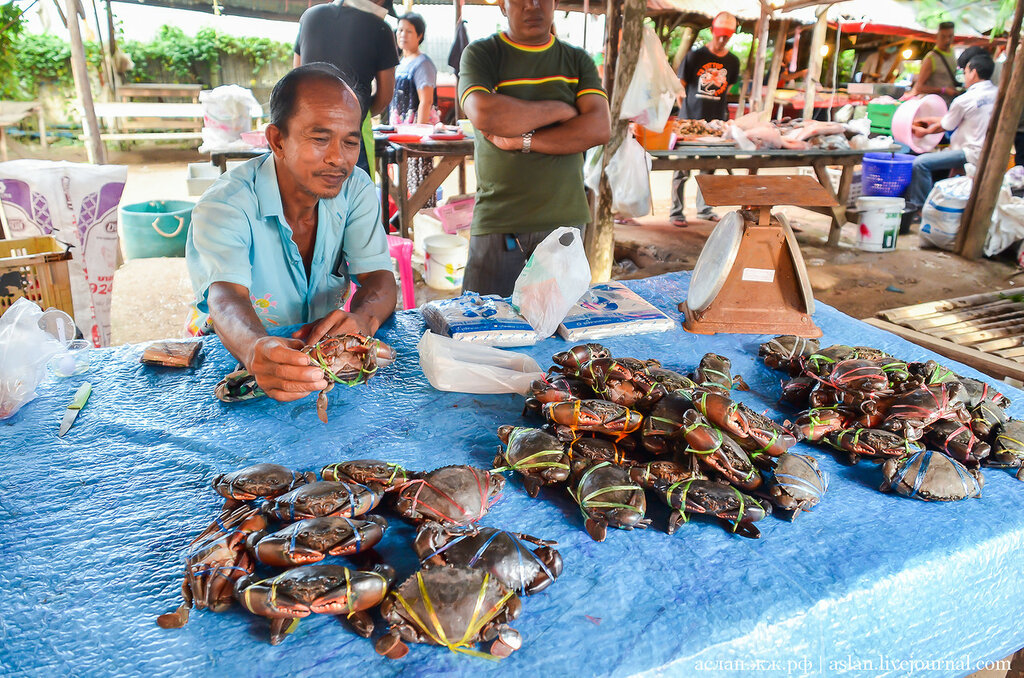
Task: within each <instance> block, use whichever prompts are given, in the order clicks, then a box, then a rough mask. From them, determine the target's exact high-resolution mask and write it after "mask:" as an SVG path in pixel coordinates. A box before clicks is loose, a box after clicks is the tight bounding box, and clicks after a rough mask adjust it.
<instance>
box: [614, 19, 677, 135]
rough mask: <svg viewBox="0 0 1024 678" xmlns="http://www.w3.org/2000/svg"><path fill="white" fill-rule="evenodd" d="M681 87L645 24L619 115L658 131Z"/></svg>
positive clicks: (661, 127) (655, 39) (659, 42)
mask: <svg viewBox="0 0 1024 678" xmlns="http://www.w3.org/2000/svg"><path fill="white" fill-rule="evenodd" d="M682 91H683V86H682V85H681V84H680V82H679V78H678V77H677V76H676V74H675V73H674V72H673V71H672V67H671V66H669V64H668V58H667V57H666V56H665V51H664V50H663V49H662V47H661V40H659V39H658V35H657V34H656V33H655V32H654V29H652V28H651V27H650V26H644V37H643V43H641V45H640V55H639V57H638V59H637V63H636V70H634V71H633V78H632V80H630V81H629V87H628V88H627V89H626V94H625V96H624V97H623V100H622V112H621V113H620V115H619V117H620V118H622V119H624V120H632V121H633V122H635V123H637V124H638V125H642V126H643V127H646V128H647V129H649V130H651V131H652V132H658V133H660V132H662V131H663V130H664V129H665V123H667V122H668V116H669V115H670V114H671V113H672V104H674V103H675V101H676V97H678V96H679V94H680V93H681V92H682Z"/></svg>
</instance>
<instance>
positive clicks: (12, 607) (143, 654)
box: [0, 274, 1024, 676]
mask: <svg viewBox="0 0 1024 678" xmlns="http://www.w3.org/2000/svg"><path fill="white" fill-rule="evenodd" d="M629 286H630V287H632V288H633V289H634V290H636V291H637V292H638V293H640V294H641V295H642V296H643V297H645V298H646V299H648V300H650V301H652V302H653V303H654V304H655V305H657V306H658V307H659V308H660V309H661V310H662V311H664V312H666V313H667V314H669V315H670V316H671V317H672V318H674V319H677V320H678V319H679V318H680V315H679V313H678V312H677V311H676V304H677V303H678V302H679V301H680V300H681V299H683V298H684V296H685V295H686V289H687V286H688V275H687V274H671V275H666V276H660V277H656V278H650V279H647V280H640V281H632V282H630V283H629ZM815 322H816V323H817V324H818V325H819V326H820V327H821V329H822V330H823V331H824V337H823V345H825V344H826V343H832V342H836V343H838V342H845V343H850V344H865V345H871V346H875V347H878V348H880V349H884V350H887V351H890V352H892V353H894V354H896V355H899V356H901V357H904V358H906V359H914V360H925V359H928V358H937V356H934V355H933V354H931V353H929V352H927V351H925V350H923V349H921V348H919V347H917V346H915V345H913V344H910V343H908V342H906V341H903V340H901V339H899V338H897V337H895V336H894V335H891V334H888V333H885V332H882V331H879V330H876V329H874V328H872V327H869V326H867V325H865V324H863V323H861V322H859V321H856V320H853V319H851V318H849V317H848V316H845V315H843V314H842V313H839V312H837V311H835V310H834V309H831V308H829V307H824V306H821V305H819V307H818V311H817V313H816V314H815ZM422 331H423V321H422V319H421V317H420V315H419V314H418V313H417V312H415V311H404V312H400V313H398V314H397V315H396V316H395V318H394V319H393V320H392V321H389V323H388V324H386V325H385V326H384V327H383V328H382V331H381V332H380V336H381V338H382V339H383V340H385V341H387V342H389V343H390V344H391V345H392V346H393V347H394V348H395V350H396V351H397V354H398V358H397V361H396V362H395V363H394V364H393V365H391V366H390V367H388V368H387V369H386V370H383V371H381V373H380V374H379V375H378V376H377V377H375V379H374V380H373V381H372V382H370V383H369V384H367V385H365V386H359V387H355V388H343V387H339V388H336V389H334V390H333V391H332V392H331V394H330V396H329V399H330V409H331V417H330V423H329V424H326V425H325V424H321V423H320V421H319V420H318V419H317V416H316V411H315V398H313V397H310V398H306V399H304V400H301V401H298V402H295V403H277V402H273V401H269V400H266V399H262V400H251V401H247V402H244V403H236V404H225V403H222V402H220V401H218V400H216V399H215V398H214V397H213V388H214V385H215V384H216V383H217V382H218V381H219V380H220V379H221V378H222V377H223V376H224V374H225V373H227V372H228V371H230V370H232V369H233V368H234V366H235V361H234V359H233V358H231V356H229V355H228V353H227V352H226V351H225V349H224V348H223V346H222V345H221V344H220V342H219V341H218V340H217V339H215V338H209V339H206V340H205V342H204V347H203V357H202V359H201V361H200V362H199V363H198V365H197V366H196V367H194V368H192V369H190V370H186V371H175V370H172V369H168V368H152V367H147V366H144V365H141V364H139V362H138V360H139V356H140V354H141V353H142V347H141V346H122V347H118V348H114V349H103V350H97V351H95V352H94V353H93V355H92V363H93V367H92V370H91V371H90V372H89V373H87V374H86V375H84V376H83V377H79V378H77V379H72V380H60V381H55V382H54V381H50V382H47V383H45V384H44V385H43V386H42V387H41V389H40V394H39V397H38V398H37V399H36V400H34V401H33V402H31V403H29V404H28V405H26V406H25V407H24V408H23V409H22V410H21V411H20V412H19V413H18V414H17V415H15V417H14V418H13V419H11V420H8V421H5V422H4V425H3V433H2V439H3V444H2V445H0V462H2V464H3V468H4V473H3V481H2V483H3V496H4V499H3V507H4V511H3V513H2V517H0V524H2V529H3V533H4V535H5V539H4V546H5V553H6V554H7V558H6V559H5V567H4V568H3V570H2V577H3V581H4V583H5V586H4V590H5V595H4V604H3V614H2V615H0V624H2V631H3V635H4V639H5V642H4V647H3V650H2V652H0V665H2V666H4V668H5V670H6V671H9V672H13V673H20V672H27V673H53V672H57V671H61V672H66V673H68V674H73V675H83V674H114V673H122V672H125V671H133V672H139V673H145V674H147V675H227V674H231V675H258V674H271V673H272V674H275V675H308V674H311V673H313V672H314V671H315V672H316V673H318V674H320V673H322V674H325V675H328V674H332V675H333V674H342V673H344V674H350V673H351V674H357V675H358V674H362V675H390V674H399V673H410V674H417V675H478V674H483V673H494V674H497V673H499V672H500V673H503V674H511V675H527V674H532V675H554V674H557V673H565V674H568V675H573V674H578V673H585V674H588V675H624V674H631V675H664V674H666V673H672V674H676V675H694V674H696V673H697V672H700V673H705V672H706V673H707V674H708V675H741V674H749V672H750V671H752V670H756V671H757V673H758V674H759V675H767V676H772V675H828V676H835V675H872V676H879V675H891V676H897V675H906V674H907V673H909V672H911V669H913V672H914V675H934V676H949V675H965V674H968V673H971V672H972V671H974V670H975V669H976V668H977V667H979V666H983V665H984V662H985V661H987V660H996V659H1000V658H1002V657H1005V656H1007V655H1009V654H1010V653H1011V652H1013V651H1014V650H1015V649H1017V648H1018V647H1020V646H1022V645H1024V632H1022V631H1021V629H1020V628H1019V625H1018V624H1016V623H1015V620H1018V619H1020V618H1021V616H1022V615H1024V582H1022V580H1021V578H1020V577H1019V575H1018V569H1019V563H1020V562H1021V559H1022V557H1024V515H1022V514H1021V512H1020V510H1019V507H1020V503H1021V497H1022V496H1024V494H1022V493H1024V484H1021V483H1020V482H1018V481H1017V480H1015V479H1014V477H1013V475H1012V473H1011V472H1008V471H1002V470H996V469H985V471H984V477H985V480H986V484H985V488H984V493H983V496H982V497H981V498H980V499H969V500H965V501H960V502H954V503H924V502H920V501H915V500H912V499H908V498H905V497H898V496H894V495H887V494H882V493H880V492H878V491H877V486H878V484H879V475H878V469H877V468H876V467H875V466H873V465H871V464H864V463H862V464H860V465H857V466H852V467H850V466H843V465H840V464H839V463H837V462H836V461H835V460H834V459H833V457H832V456H831V455H829V454H827V453H825V452H824V451H822V450H821V449H818V448H811V447H808V446H806V445H803V444H800V445H798V446H797V447H796V448H794V449H795V450H797V451H800V452H803V453H805V454H811V455H814V456H815V457H817V459H818V461H819V464H820V465H821V467H822V469H823V470H825V471H826V472H827V473H829V474H830V475H831V484H830V486H829V488H828V491H827V494H826V495H825V497H824V499H823V501H822V503H821V504H820V505H819V506H818V507H817V508H816V509H815V510H814V511H813V512H811V513H804V514H802V515H800V517H799V518H798V519H797V520H796V521H795V522H792V523H790V522H787V521H785V520H781V519H779V518H776V517H769V518H766V519H764V520H762V521H761V522H760V523H758V525H759V528H760V530H761V533H762V537H761V538H760V539H759V540H746V539H742V538H740V537H738V536H735V535H730V534H728V533H727V532H725V531H723V530H722V528H721V527H719V526H718V525H716V524H714V523H709V522H704V521H700V520H695V521H693V522H691V523H690V524H687V525H683V526H682V527H681V528H680V529H679V531H678V532H677V533H676V534H675V535H672V536H669V535H667V534H665V532H664V531H663V529H664V524H665V519H666V511H665V510H659V509H654V508H652V509H651V510H650V517H651V518H652V519H653V524H652V526H651V527H650V528H649V529H647V530H638V531H633V532H626V531H619V530H612V531H611V533H610V534H609V535H608V537H607V539H606V540H605V541H604V542H603V543H597V542H594V541H593V540H592V539H591V538H590V537H589V536H588V535H587V533H586V532H585V531H584V529H583V519H582V517H581V516H580V514H579V510H578V508H577V507H576V505H575V504H573V503H572V502H571V500H570V499H569V498H568V496H564V492H555V491H553V490H543V491H542V493H541V497H540V498H539V499H531V498H529V497H528V496H527V495H526V493H525V491H524V489H523V486H522V483H521V480H520V479H519V478H518V477H510V478H509V479H508V482H507V483H506V485H505V490H504V493H503V496H502V497H501V499H500V500H499V501H498V502H497V503H496V504H495V506H494V507H493V508H492V510H491V512H490V513H489V514H488V515H487V516H486V517H485V518H484V519H483V521H482V522H483V523H484V524H486V525H491V526H498V527H502V528H504V529H510V530H515V531H522V532H526V533H529V534H532V535H535V536H538V537H541V538H544V539H554V540H557V541H558V548H559V550H560V551H561V553H562V558H563V560H564V563H565V566H564V571H563V573H562V575H561V577H560V578H559V579H558V580H557V581H556V582H555V583H554V584H553V585H552V586H551V587H550V588H548V589H547V590H545V591H543V592H541V593H538V594H536V595H534V596H531V597H529V598H526V599H524V601H523V611H522V614H521V615H520V617H519V619H517V620H516V621H515V622H514V624H513V625H514V626H515V627H516V628H517V629H518V630H519V631H520V632H521V633H522V635H523V638H524V643H523V647H522V649H520V650H519V651H517V652H515V653H514V654H513V655H512V656H511V657H509V658H507V659H505V660H502V661H501V662H491V661H486V660H484V659H480V658H475V657H469V656H465V655H462V654H456V653H452V652H449V651H448V650H446V649H444V648H439V647H436V646H426V645H413V646H412V649H411V652H410V654H409V655H408V656H407V657H406V658H404V659H401V660H395V661H392V660H388V659H384V658H382V657H380V656H378V655H377V654H375V652H374V649H373V644H372V643H371V642H370V641H367V640H365V639H363V638H360V637H358V636H356V635H355V634H353V633H352V632H351V631H350V630H349V629H348V628H346V627H345V626H344V625H342V624H341V623H340V622H339V621H338V620H337V619H335V618H333V617H331V616H328V615H314V617H311V618H307V619H304V620H303V621H302V622H301V623H300V624H299V626H298V629H297V630H296V631H295V632H294V633H292V634H291V635H290V636H288V637H287V638H286V639H285V640H284V642H283V643H282V644H281V645H279V646H276V647H275V646H271V645H270V644H268V643H267V624H266V620H264V619H260V618H255V617H252V616H249V615H248V614H247V613H244V612H243V611H242V610H240V609H239V608H238V607H237V606H236V607H234V608H232V609H231V610H230V611H228V612H225V613H221V614H214V613H212V612H209V611H195V612H193V616H192V619H191V621H190V622H189V623H188V624H187V625H186V626H185V627H184V628H183V629H180V630H165V629H162V628H160V627H158V626H157V624H156V617H157V616H158V615H159V614H161V613H164V612H167V611H168V610H170V609H172V608H173V607H175V606H176V605H177V604H178V601H179V590H180V585H181V573H182V560H181V558H182V553H183V551H184V550H185V549H186V547H187V544H188V543H189V541H190V540H191V539H192V538H193V537H194V536H195V534H196V533H197V532H198V531H199V530H200V529H201V528H202V527H203V526H204V525H206V524H207V523H208V522H209V520H210V516H211V515H212V514H214V513H215V512H216V510H217V508H218V507H219V505H220V503H221V499H220V498H219V497H217V496H216V495H214V493H213V492H212V490H211V488H210V483H211V480H212V478H213V476H214V475H215V474H217V473H220V472H224V471H231V470H235V469H237V468H241V467H243V466H246V465H248V464H251V463H255V462H262V461H268V462H276V463H282V464H285V465H288V466H289V467H291V468H294V469H298V470H310V469H316V470H318V469H320V468H321V466H323V465H324V464H327V463H331V462H336V461H342V460H346V459H355V458H366V457H377V458H381V459H386V460H388V461H392V462H397V463H401V464H405V465H408V466H409V467H412V468H421V469H429V468H434V467H438V466H443V465H446V464H452V463H471V464H474V465H476V466H480V467H489V464H490V461H491V460H492V459H493V456H494V451H495V449H496V447H497V444H498V439H497V437H496V436H495V430H496V428H497V427H498V426H499V425H502V424H517V425H521V424H524V423H526V422H527V421H528V420H526V419H524V418H522V417H521V415H520V412H521V410H522V399H521V398H519V397H517V396H512V395H495V396H476V395H464V394H457V393H440V392H438V391H435V390H434V389H432V388H431V387H430V386H429V385H428V384H427V382H426V380H425V378H424V376H423V374H422V372H421V370H420V367H419V364H418V362H417V354H416V348H415V345H416V342H417V340H418V339H419V337H420V334H421V333H422ZM764 340H765V337H756V336H745V335H717V336H698V335H692V334H687V333H685V332H683V330H682V329H680V328H678V326H677V329H676V330H673V331H671V332H668V333H661V334H647V335H638V336H634V337H622V338H613V339H608V340H605V341H604V343H605V344H606V345H607V346H609V348H611V349H612V350H613V351H614V353H615V354H616V355H635V356H637V357H641V358H646V357H657V358H659V359H660V360H662V362H663V363H664V364H665V365H666V366H667V367H670V368H674V369H679V370H689V369H691V368H693V367H694V366H695V365H696V364H697V361H698V360H699V359H700V356H701V355H702V354H703V353H705V352H707V351H714V352H716V353H721V354H724V355H726V356H728V357H731V358H732V361H733V369H734V372H735V373H737V374H739V375H741V376H742V377H743V378H744V379H745V380H746V382H747V383H748V384H749V385H750V390H749V391H745V392H737V393H736V394H735V398H736V399H738V400H740V401H742V402H744V403H746V404H747V405H749V406H750V407H751V408H753V409H755V410H757V411H758V412H767V414H768V415H769V416H771V417H772V418H774V419H777V420H779V421H781V420H782V419H783V418H785V417H786V416H789V414H791V413H790V412H787V411H784V410H781V409H780V405H779V404H778V397H779V393H780V386H779V376H780V375H779V373H777V372H773V371H771V370H769V369H767V368H766V367H765V366H764V365H763V364H761V362H760V361H759V360H757V359H756V357H755V354H756V351H757V345H758V343H759V342H761V341H764ZM567 347H568V344H567V343H566V342H564V341H562V340H559V339H549V340H547V341H544V342H541V343H539V344H537V345H536V346H534V347H532V348H529V349H524V350H525V352H527V353H529V354H531V355H532V356H534V357H535V358H536V359H537V360H538V361H539V362H540V363H541V364H542V365H547V364H550V357H551V355H552V354H553V353H554V352H556V351H561V350H564V349H565V348H567ZM947 364H949V365H950V367H952V368H954V369H956V370H957V371H960V372H962V373H963V374H966V375H970V376H976V377H978V378H983V379H985V378H984V377H982V376H981V375H979V374H977V373H976V372H974V371H973V370H971V369H969V368H964V367H961V366H959V365H955V364H952V363H949V362H948V361H947ZM83 379H88V380H89V381H91V382H92V384H93V394H92V398H91V400H90V401H89V403H88V405H87V407H86V408H85V409H83V410H82V412H81V414H80V416H79V417H78V420H77V421H76V423H75V425H74V427H73V428H72V429H71V431H70V432H69V433H68V434H67V435H66V436H65V437H63V438H57V436H56V433H57V428H58V425H59V422H60V420H61V417H62V414H63V412H64V408H65V406H66V405H67V403H68V402H69V401H70V399H71V395H72V393H73V392H74V391H75V389H76V388H77V387H78V385H79V384H80V383H81V381H82V380H83ZM986 381H990V380H988V379H986ZM990 383H991V382H990ZM993 385H995V384H993ZM999 388H1000V390H1002V391H1003V392H1004V393H1006V394H1007V395H1008V396H1009V397H1010V398H1011V399H1012V401H1013V404H1012V406H1011V407H1010V408H1009V410H1008V412H1009V413H1010V414H1011V415H1012V416H1014V417H1022V416H1024V392H1021V391H1018V390H1016V389H1012V388H1006V387H1004V386H1003V385H999ZM530 421H533V420H530ZM391 523H392V528H391V530H390V531H389V532H388V533H387V534H386V535H385V538H384V541H383V542H382V543H381V545H380V546H379V547H378V548H377V551H378V552H379V554H380V556H381V557H382V559H383V560H384V561H385V562H388V563H390V564H392V565H393V566H394V567H395V568H397V570H398V573H399V579H400V580H401V579H404V578H405V577H407V576H409V575H410V574H411V573H412V572H413V571H414V570H415V568H416V563H415V559H414V556H413V553H412V551H411V549H410V547H409V543H410V539H411V536H412V529H411V528H410V527H409V526H407V525H405V524H403V523H402V522H401V521H399V520H398V519H394V520H392V521H391ZM338 560H339V561H341V562H345V561H344V559H341V558H339V559H338ZM379 626H381V625H380V624H379ZM376 635H378V636H379V635H380V628H378V631H377V634H376ZM915 662H916V663H915Z"/></svg>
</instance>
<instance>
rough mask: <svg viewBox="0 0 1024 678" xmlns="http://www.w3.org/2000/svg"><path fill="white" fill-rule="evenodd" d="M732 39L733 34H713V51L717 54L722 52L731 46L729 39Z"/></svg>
mask: <svg viewBox="0 0 1024 678" xmlns="http://www.w3.org/2000/svg"><path fill="white" fill-rule="evenodd" d="M730 40H732V34H719V35H713V36H711V51H712V52H715V53H717V54H721V53H722V52H724V51H726V50H727V49H728V48H729V41H730Z"/></svg>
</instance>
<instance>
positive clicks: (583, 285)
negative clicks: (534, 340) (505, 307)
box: [511, 226, 590, 339]
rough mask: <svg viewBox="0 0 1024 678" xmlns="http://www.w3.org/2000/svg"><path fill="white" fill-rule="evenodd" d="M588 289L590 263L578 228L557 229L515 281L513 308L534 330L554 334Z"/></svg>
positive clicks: (544, 335) (564, 227)
mask: <svg viewBox="0 0 1024 678" xmlns="http://www.w3.org/2000/svg"><path fill="white" fill-rule="evenodd" d="M588 289H590V264H589V263H588V262H587V254H586V252H584V251H583V237H582V233H580V231H579V229H577V228H570V227H568V226H563V227H561V228H556V229H555V230H554V231H552V232H551V233H550V235H548V237H546V238H544V240H543V241H541V243H540V244H539V245H537V249H535V250H534V251H533V254H532V255H530V260H529V261H527V262H526V266H525V267H523V272H522V273H520V274H519V277H518V278H516V286H515V289H514V290H513V291H512V299H511V301H512V305H513V306H515V307H516V308H517V309H518V310H519V313H520V314H521V315H522V316H523V317H524V318H526V321H527V322H528V323H530V324H531V325H533V327H534V329H535V330H537V337H538V338H540V339H546V338H548V337H550V336H551V335H552V334H554V332H555V330H556V329H557V328H558V323H560V322H562V320H563V319H564V318H565V316H566V314H567V313H568V312H569V310H570V309H571V308H572V307H573V306H575V305H576V301H577V300H578V299H579V298H580V297H582V296H583V295H584V294H586V292H587V290H588Z"/></svg>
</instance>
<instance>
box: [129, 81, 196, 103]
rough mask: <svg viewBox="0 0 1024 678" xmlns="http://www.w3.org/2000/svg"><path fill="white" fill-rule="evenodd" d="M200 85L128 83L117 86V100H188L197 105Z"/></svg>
mask: <svg viewBox="0 0 1024 678" xmlns="http://www.w3.org/2000/svg"><path fill="white" fill-rule="evenodd" d="M202 89H203V86H202V85H187V84H181V83H163V82H129V83H125V84H123V85H118V86H117V98H118V99H120V100H121V101H135V100H137V99H140V98H145V99H161V100H163V99H189V100H191V101H192V103H195V104H198V103H199V92H201V91H202Z"/></svg>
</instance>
